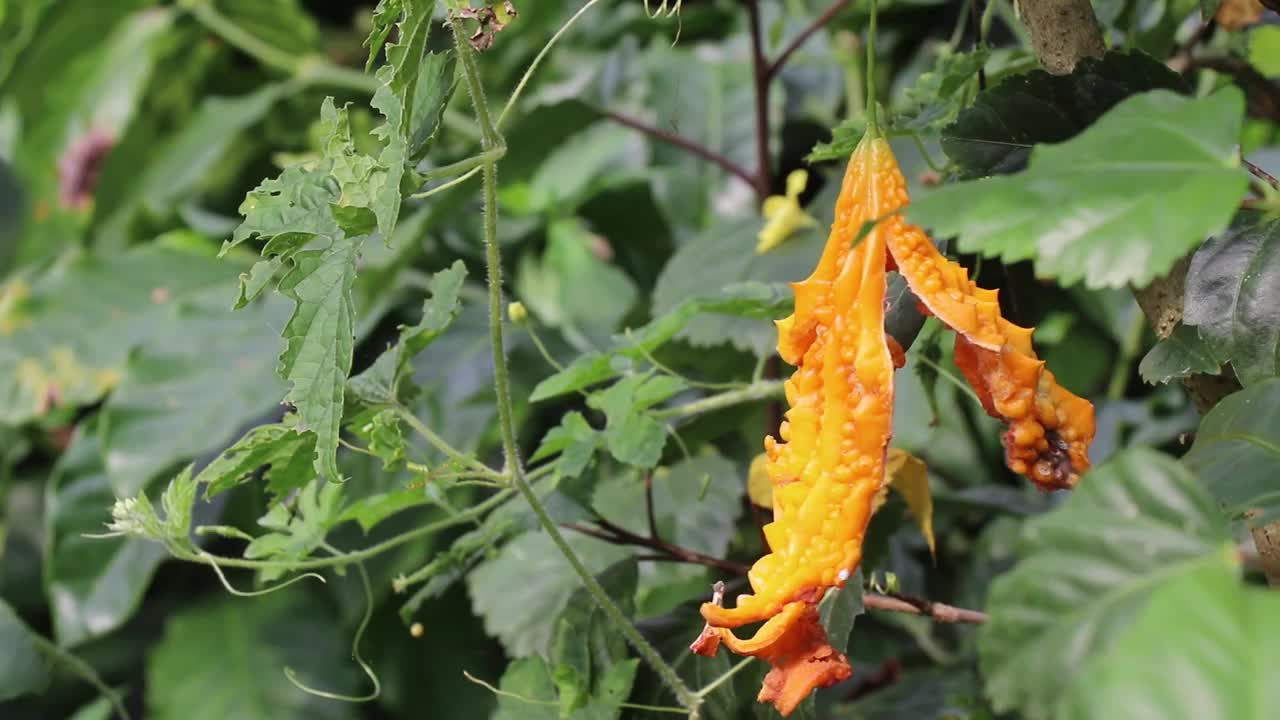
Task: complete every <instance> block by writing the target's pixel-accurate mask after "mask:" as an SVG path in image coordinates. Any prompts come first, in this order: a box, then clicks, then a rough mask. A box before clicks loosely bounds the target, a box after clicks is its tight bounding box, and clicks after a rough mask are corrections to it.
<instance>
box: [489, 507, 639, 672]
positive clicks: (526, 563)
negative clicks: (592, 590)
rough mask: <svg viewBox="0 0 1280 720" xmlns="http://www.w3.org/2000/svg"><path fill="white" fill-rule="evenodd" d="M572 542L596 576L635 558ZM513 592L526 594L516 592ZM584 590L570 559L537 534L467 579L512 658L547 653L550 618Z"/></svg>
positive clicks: (593, 543) (590, 541)
mask: <svg viewBox="0 0 1280 720" xmlns="http://www.w3.org/2000/svg"><path fill="white" fill-rule="evenodd" d="M567 540H568V541H569V544H570V545H571V546H572V547H573V549H574V550H575V551H576V552H577V553H578V557H579V558H581V559H582V562H583V563H584V564H585V565H586V567H587V569H588V570H590V571H591V572H593V573H598V572H601V571H603V570H604V569H605V568H607V567H609V566H610V565H612V564H614V563H615V562H617V561H619V560H621V559H622V558H624V557H626V556H627V555H628V554H629V553H628V551H627V550H626V549H624V548H620V547H618V546H616V545H611V544H609V543H606V542H603V541H601V540H596V539H595V538H590V537H586V536H583V535H577V534H570V535H569V536H568V537H567ZM513 587H518V588H520V589H521V590H520V592H518V593H512V592H511V588H513ZM578 587H579V581H578V576H577V575H575V574H574V573H573V570H572V569H571V568H570V567H569V563H568V562H567V561H566V560H565V559H564V556H563V555H561V554H560V551H559V550H557V549H556V547H555V545H554V544H553V543H552V542H551V539H550V538H549V537H547V536H546V534H544V533H541V532H536V531H535V532H527V533H524V534H522V535H519V536H517V537H516V538H515V539H513V540H512V541H510V542H508V543H507V544H505V545H503V546H502V549H501V550H500V551H499V552H498V555H497V557H494V558H493V559H490V560H486V561H485V562H483V563H481V564H480V565H479V566H478V567H476V568H475V570H473V571H472V572H471V573H470V574H469V575H467V590H468V592H469V593H470V595H471V606H472V608H473V609H474V611H475V612H476V614H478V615H480V616H481V617H482V618H484V626H485V630H486V631H488V633H489V634H490V635H493V636H495V637H497V638H498V640H499V641H500V642H501V643H502V646H503V647H504V648H505V649H506V651H507V653H508V655H511V656H512V657H524V656H526V655H530V654H533V653H539V652H545V651H546V650H547V648H548V647H549V644H550V641H551V635H552V624H551V623H549V622H547V621H546V618H549V617H556V616H557V615H558V614H559V613H560V611H561V610H563V609H564V607H565V605H566V604H567V603H568V602H569V597H570V596H571V595H572V594H573V592H574V590H576V589H577V588H578Z"/></svg>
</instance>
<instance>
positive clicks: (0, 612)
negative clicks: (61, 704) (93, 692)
mask: <svg viewBox="0 0 1280 720" xmlns="http://www.w3.org/2000/svg"><path fill="white" fill-rule="evenodd" d="M0 647H3V648H4V649H5V650H4V652H3V653H0V701H4V700H11V699H13V698H16V697H20V696H22V695H29V694H32V693H40V692H44V689H45V687H47V686H48V685H49V661H48V660H47V659H46V658H45V657H44V656H43V655H42V654H41V653H40V651H39V649H38V648H37V645H36V642H35V640H34V639H32V632H31V630H30V629H29V628H28V627H27V626H26V624H25V623H23V622H22V618H19V617H18V615H17V613H15V612H14V611H13V608H11V607H9V604H8V603H6V602H5V601H4V600H0Z"/></svg>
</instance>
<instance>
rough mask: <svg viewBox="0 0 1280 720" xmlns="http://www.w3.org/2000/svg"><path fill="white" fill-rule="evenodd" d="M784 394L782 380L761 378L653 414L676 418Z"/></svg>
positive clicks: (671, 418)
mask: <svg viewBox="0 0 1280 720" xmlns="http://www.w3.org/2000/svg"><path fill="white" fill-rule="evenodd" d="M782 395H783V381H782V380H760V381H757V382H754V383H751V384H750V385H748V386H746V387H744V388H740V389H738V390H730V391H728V392H722V393H718V394H716V395H708V396H707V397H704V398H702V399H701V400H694V401H693V402H690V403H685V404H683V405H676V406H675V407H669V408H663V409H661V410H654V411H653V413H652V415H653V416H654V417H655V418H657V419H659V420H675V419H678V418H686V417H692V416H694V415H701V414H703V413H709V412H713V411H715V410H723V409H725V408H729V407H733V406H734V405H742V404H745V403H751V402H757V401H759V400H772V399H774V398H780V397H782Z"/></svg>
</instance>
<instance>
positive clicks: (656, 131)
mask: <svg viewBox="0 0 1280 720" xmlns="http://www.w3.org/2000/svg"><path fill="white" fill-rule="evenodd" d="M604 115H605V117H607V118H609V119H610V120H612V121H614V122H616V123H618V124H619V125H624V126H626V127H629V128H631V129H632V130H638V131H639V132H642V133H644V134H645V135H648V136H649V137H652V138H654V139H655V140H661V141H662V142H665V143H667V144H669V145H674V146H676V147H678V148H680V149H682V150H686V151H688V152H689V153H690V154H692V155H696V156H698V157H700V158H702V159H703V160H706V161H707V162H709V163H712V164H714V165H717V166H719V167H720V169H721V170H724V171H725V172H727V173H729V174H730V175H732V176H734V177H736V178H738V179H739V180H741V181H743V182H745V183H747V184H748V185H750V186H751V187H752V188H755V187H756V178H755V176H754V175H752V174H751V173H750V172H748V171H747V170H746V169H745V168H743V167H742V166H741V165H739V164H737V163H735V162H734V161H732V160H730V159H729V158H727V157H725V156H723V155H721V154H720V153H717V152H716V151H714V150H711V149H710V148H707V147H704V146H702V145H699V144H698V143H696V142H694V141H692V140H690V139H688V138H686V137H681V136H680V135H677V134H676V133H673V132H671V131H669V130H663V129H662V128H659V127H654V126H653V125H650V124H648V123H646V122H644V121H642V120H637V119H636V118H633V117H631V116H630V115H623V114H622V113H620V112H617V111H615V110H606V111H605V112H604Z"/></svg>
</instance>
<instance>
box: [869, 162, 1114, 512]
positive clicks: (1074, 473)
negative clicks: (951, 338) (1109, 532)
mask: <svg viewBox="0 0 1280 720" xmlns="http://www.w3.org/2000/svg"><path fill="white" fill-rule="evenodd" d="M885 172H886V175H885V176H884V178H883V181H884V182H885V183H886V184H889V185H892V186H894V187H896V188H900V193H901V196H902V198H903V203H902V204H903V206H905V205H906V202H907V200H906V180H905V179H904V178H903V177H902V172H901V171H900V170H899V169H898V166H897V163H894V164H893V167H892V168H887V169H886V170H885ZM884 224H885V225H886V226H887V227H886V233H885V237H886V242H887V245H888V248H889V253H890V260H891V263H890V264H891V266H894V267H896V269H897V270H898V272H900V273H901V274H902V276H903V277H904V278H905V279H906V281H907V284H908V285H909V286H910V287H911V292H912V293H913V294H914V295H915V296H916V298H917V299H918V300H919V301H920V305H921V306H922V308H923V309H924V310H925V311H927V312H929V313H931V314H933V315H935V316H937V318H938V319H939V320H941V321H942V322H943V323H944V324H946V325H947V326H948V327H950V328H951V329H952V330H954V331H955V332H956V353H955V358H956V366H957V367H959V368H960V371H961V372H962V373H963V374H964V376H965V378H966V379H967V380H968V381H969V384H970V385H972V386H973V387H974V389H975V390H977V392H978V397H979V398H980V399H981V400H982V406H983V408H984V409H985V410H986V411H987V414H989V415H991V416H992V417H994V418H996V419H998V420H1000V421H1001V422H1003V423H1004V424H1006V425H1007V426H1008V428H1009V429H1008V431H1007V432H1005V434H1004V438H1003V440H1004V447H1005V463H1006V464H1007V465H1008V466H1009V469H1011V470H1013V471H1014V472H1016V473H1018V474H1019V475H1025V476H1026V477H1027V478H1028V479H1030V480H1031V481H1032V482H1034V483H1035V484H1036V485H1038V486H1040V487H1041V488H1044V489H1046V490H1058V489H1063V488H1070V487H1074V486H1075V484H1076V482H1077V481H1078V480H1079V479H1080V475H1081V474H1082V473H1083V472H1084V471H1085V470H1087V469H1089V443H1090V442H1092V441H1093V436H1094V430H1095V427H1094V417H1093V405H1092V404H1090V403H1089V402H1088V401H1087V400H1084V399H1083V398H1080V397H1077V396H1076V395H1073V394H1072V393H1070V392H1069V391H1067V390H1066V389H1065V388H1063V387H1061V386H1060V385H1058V383H1057V381H1056V379H1055V378H1054V376H1053V373H1051V372H1049V370H1048V369H1046V368H1045V366H1044V362H1043V361H1041V360H1040V359H1039V358H1037V357H1036V353H1035V350H1033V349H1032V347H1031V328H1024V327H1019V326H1017V325H1014V324H1013V323H1011V322H1009V321H1008V320H1005V319H1004V318H1003V317H1002V316H1001V315H1000V303H999V300H998V299H997V294H996V291H994V290H985V289H983V288H980V287H978V286H977V284H976V283H974V282H973V281H972V280H970V279H969V274H968V271H966V270H965V269H964V268H963V267H961V266H960V265H958V264H956V263H954V262H951V261H950V260H948V259H947V258H945V257H944V256H943V255H942V253H940V252H938V248H937V247H936V246H935V245H934V244H933V241H932V240H930V239H929V236H928V235H926V234H925V233H924V231H923V230H921V229H920V228H918V227H915V226H914V225H909V224H908V223H907V222H906V220H904V219H903V218H902V216H901V215H895V216H894V217H892V218H889V219H886V220H885V223H884Z"/></svg>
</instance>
